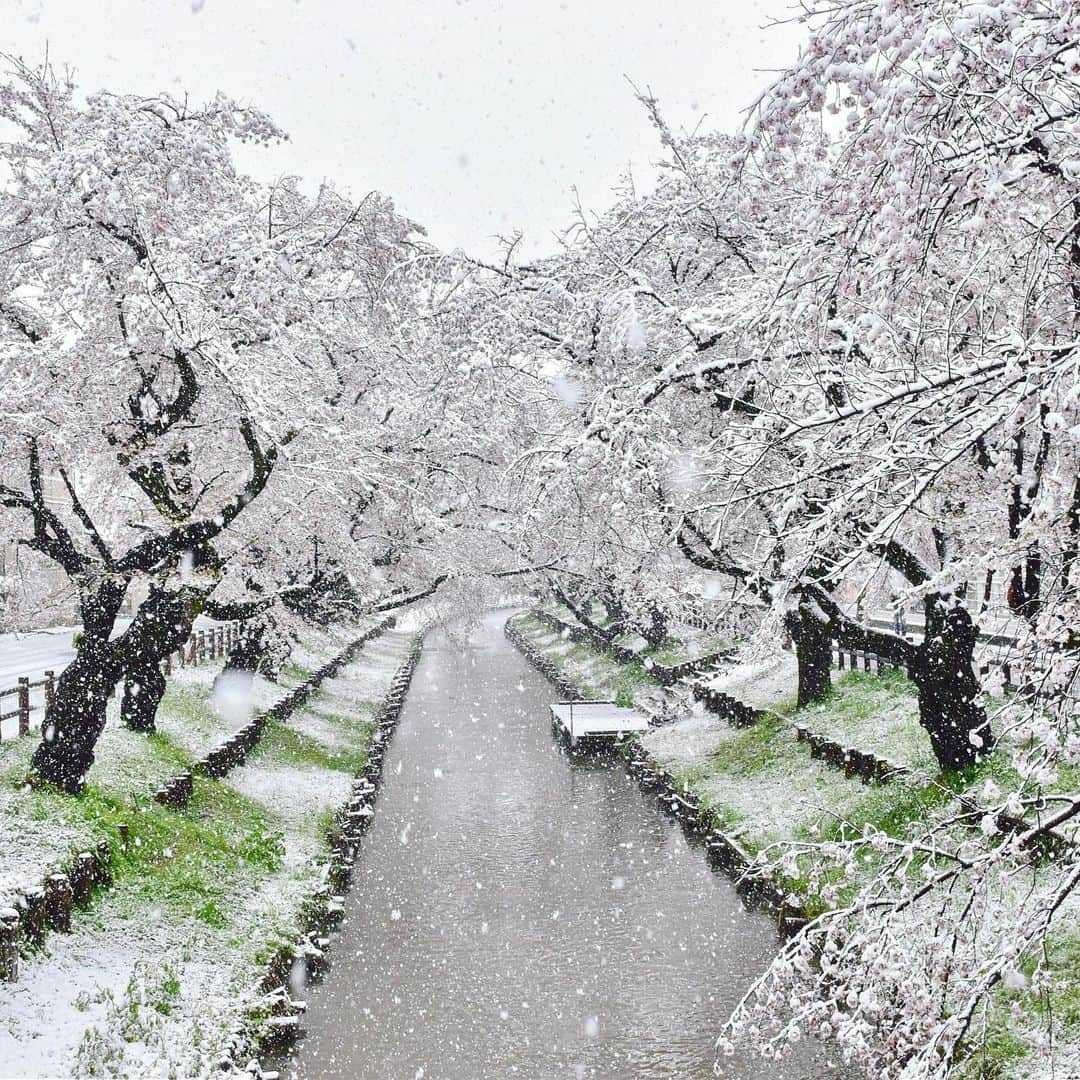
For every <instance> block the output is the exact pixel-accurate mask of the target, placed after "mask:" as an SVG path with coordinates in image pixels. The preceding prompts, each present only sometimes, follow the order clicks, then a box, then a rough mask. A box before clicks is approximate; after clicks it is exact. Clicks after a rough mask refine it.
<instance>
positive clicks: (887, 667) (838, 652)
mask: <svg viewBox="0 0 1080 1080" xmlns="http://www.w3.org/2000/svg"><path fill="white" fill-rule="evenodd" d="M832 651H833V666H834V667H836V668H837V669H838V670H840V671H844V670H848V671H860V670H861V671H869V672H874V673H875V674H880V673H881V672H883V671H903V672H904V673H905V674H907V669H906V667H904V665H902V664H897V663H896V662H895V661H893V660H888V659H886V658H885V657H884V656H879V655H878V654H877V653H874V652H866V651H864V650H862V649H845V648H842V647H841V646H840V644H839V642H837V641H835V640H834V641H833V643H832ZM991 666H992V665H991V664H990V663H987V662H986V661H983V662H982V663H980V664H978V669H977V674H978V675H980V676H983V675H988V674H989V673H990V669H991ZM998 666H999V667H1000V668H1001V677H1002V682H1003V685H1004V687H1005V689H1006V690H1019V689H1020V684H1019V683H1018V682H1016V681H1015V678H1014V675H1015V671H1014V667H1013V665H1012V664H1011V663H1009V661H1007V660H1004V661H1000V662H999V663H998Z"/></svg>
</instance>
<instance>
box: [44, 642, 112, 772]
mask: <svg viewBox="0 0 1080 1080" xmlns="http://www.w3.org/2000/svg"><path fill="white" fill-rule="evenodd" d="M120 673H121V667H120V662H119V660H118V659H117V658H116V656H115V654H114V651H113V646H112V645H111V644H110V643H109V642H108V641H106V642H104V643H101V642H99V641H97V640H96V639H95V640H94V641H93V643H92V644H87V643H85V642H84V644H83V645H82V646H81V647H80V648H79V651H78V653H77V654H76V656H75V659H74V660H72V662H71V663H70V664H68V666H67V667H66V668H65V669H64V670H63V671H62V672H61V673H60V678H59V679H58V680H57V682H56V694H55V697H54V699H53V703H52V705H50V706H49V707H48V709H46V711H45V722H44V723H43V724H42V728H41V742H40V743H39V744H38V747H37V749H36V750H35V751H34V757H33V761H32V764H31V768H32V769H33V771H34V773H35V775H36V776H37V777H38V779H40V780H44V781H46V782H47V783H50V784H56V785H57V786H58V787H61V788H63V789H64V790H65V791H68V792H72V793H74V792H77V791H78V790H79V789H80V788H81V787H82V781H83V777H84V776H86V773H87V772H88V771H89V769H90V766H91V765H93V763H94V746H95V744H96V743H97V741H98V737H99V736H100V735H101V732H102V730H103V729H104V727H105V709H106V706H107V705H108V701H109V694H110V693H111V692H112V689H113V687H114V686H115V685H116V683H117V681H118V680H119V678H120Z"/></svg>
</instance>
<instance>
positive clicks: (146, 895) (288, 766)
mask: <svg viewBox="0 0 1080 1080" xmlns="http://www.w3.org/2000/svg"><path fill="white" fill-rule="evenodd" d="M409 642H410V636H409V635H408V634H407V633H403V632H400V631H396V632H394V633H393V634H392V635H387V636H386V637H384V638H381V639H379V640H377V641H376V642H372V643H370V644H369V645H368V646H367V647H366V648H365V649H364V650H363V651H362V653H361V654H360V656H358V657H357V659H356V660H354V661H353V663H351V664H350V665H348V666H347V667H346V668H345V669H344V670H343V671H342V673H341V675H340V676H339V677H338V678H336V679H333V680H330V681H328V682H327V683H326V684H324V690H323V691H321V692H320V693H318V694H317V695H316V696H315V697H313V699H312V701H311V702H310V704H309V706H308V707H305V708H304V709H303V710H300V711H299V712H298V713H297V714H296V715H295V717H294V718H292V720H291V721H290V723H288V724H286V725H285V728H284V730H288V731H295V732H296V733H297V735H296V737H295V738H299V739H300V743H299V745H297V744H296V743H295V739H294V741H292V742H288V743H284V742H283V743H281V744H278V743H276V742H275V741H274V739H273V738H270V737H268V738H267V739H264V741H263V743H261V744H260V745H259V746H258V747H257V748H256V749H255V751H254V752H253V753H252V754H251V755H250V756H249V758H248V761H247V763H246V764H245V765H244V766H242V767H241V768H239V769H236V770H234V771H233V772H232V773H230V774H229V776H228V777H227V778H226V779H225V781H223V782H220V783H218V782H214V781H208V780H201V781H199V783H198V785H197V788H196V798H195V800H193V803H192V808H191V809H190V810H189V811H188V812H186V813H185V814H184V815H182V816H181V815H177V816H176V818H175V819H173V818H166V819H165V820H166V821H171V820H176V821H177V828H178V834H177V836H178V839H177V842H176V847H177V850H176V851H173V850H172V845H171V842H169V841H168V839H167V838H166V840H165V841H161V840H160V837H159V838H158V842H160V843H163V844H164V846H163V847H161V849H160V850H159V851H157V852H155V858H156V859H157V860H159V861H160V863H161V870H160V871H158V872H156V873H154V874H149V875H148V874H146V873H143V874H141V875H140V874H132V875H129V876H122V877H120V878H118V880H117V883H116V884H115V885H114V887H113V888H112V889H110V890H108V891H107V892H105V893H103V894H101V895H100V896H99V897H98V898H97V900H96V901H95V903H94V905H93V906H92V907H91V908H90V909H89V910H88V911H87V912H84V913H78V914H77V915H76V916H75V924H74V926H75V932H74V933H72V934H70V935H61V934H53V935H50V937H49V938H48V940H47V943H46V947H45V949H44V950H42V951H41V952H40V953H38V954H35V955H32V956H31V957H30V958H28V959H26V960H24V963H23V970H22V972H21V975H20V980H19V982H18V983H16V984H14V986H12V987H11V988H10V989H8V990H7V991H6V993H5V995H4V996H2V997H0V1062H2V1063H3V1070H2V1071H3V1072H4V1073H5V1074H6V1075H19V1076H27V1077H42V1076H57V1075H74V1076H116V1077H119V1076H178V1077H200V1076H209V1075H212V1074H214V1073H216V1072H217V1061H218V1059H219V1057H220V1055H221V1052H222V1048H223V1041H224V1038H225V1034H226V1032H227V1029H228V1028H229V1026H230V1025H231V1024H232V1023H233V1022H234V1021H235V1020H236V1019H238V1018H239V1017H240V1016H241V1014H242V1012H243V1009H244V1008H245V1006H246V1005H248V1004H249V1003H250V1000H251V998H250V995H251V993H252V988H253V986H254V984H255V981H256V979H257V977H258V973H259V965H260V963H261V962H262V961H261V959H260V956H262V957H265V955H267V953H268V950H270V949H271V948H272V947H273V944H274V942H275V940H281V935H283V934H284V935H289V934H290V933H291V923H292V920H293V919H294V918H295V913H296V911H297V909H298V908H299V906H300V903H301V901H302V900H303V899H304V898H305V897H306V896H307V895H310V893H311V891H312V889H313V887H314V886H315V884H316V882H317V878H318V868H317V863H318V860H319V857H320V856H321V854H322V852H323V850H324V839H323V836H322V835H321V827H322V818H323V817H324V815H325V811H326V810H328V809H329V808H330V807H333V806H337V805H339V804H341V803H343V802H344V801H345V799H346V796H347V793H348V790H349V786H350V782H351V772H349V771H344V770H342V769H339V768H331V767H326V766H324V765H319V764H314V763H303V762H299V763H298V762H297V761H296V760H294V758H295V756H296V755H297V754H303V753H308V754H310V756H312V757H313V758H314V759H316V760H320V759H325V757H326V752H327V751H328V750H333V749H335V748H342V747H345V748H348V749H350V750H352V751H353V752H354V753H355V752H357V751H362V750H363V748H364V747H365V746H366V745H367V740H368V738H369V735H370V731H371V730H372V729H371V726H370V724H368V723H366V722H361V723H357V722H355V717H353V716H352V715H350V713H349V712H348V711H347V710H349V709H350V708H351V707H353V708H356V709H359V710H360V712H361V713H362V714H366V712H368V711H370V707H371V705H372V704H373V703H374V702H375V701H377V700H379V699H381V698H382V697H384V696H385V693H386V691H387V689H388V688H389V684H390V681H391V679H392V678H393V674H394V672H395V670H396V669H397V667H398V666H399V664H400V663H401V661H402V660H403V659H404V657H405V654H406V652H407V650H408V646H409ZM331 644H332V642H330V641H327V642H326V643H325V645H326V647H329V646H330V645H331ZM319 651H320V652H321V649H320V650H319ZM317 655H318V654H316V653H313V654H312V656H313V658H315V657H317ZM323 662H325V661H323ZM189 681H191V682H194V681H196V680H189ZM279 693H280V691H279ZM365 703H366V705H367V708H366V709H365V708H364V704H365ZM335 715H336V716H337V717H338V721H339V722H338V727H339V730H338V731H337V732H336V733H335V738H334V739H333V740H330V741H329V742H324V741H323V740H322V739H320V737H319V733H320V732H325V731H326V730H327V727H328V726H332V725H333V723H334V717H335ZM22 741H23V742H24V743H27V742H30V740H22ZM230 793H231V794H230ZM6 794H7V791H6V790H5V795H6ZM156 813H157V814H159V815H169V814H171V813H172V812H171V811H165V810H163V809H159V810H157V811H156ZM200 822H201V824H200ZM50 827H52V826H51V825H50ZM139 828H140V823H139V822H138V821H136V824H135V832H136V835H138V832H139ZM185 828H205V829H207V830H210V831H209V832H208V833H207V836H203V835H202V834H201V833H196V834H195V836H194V837H192V838H191V839H190V849H189V850H188V851H183V850H181V849H180V845H181V844H182V842H183V839H184V837H183V836H182V835H181V834H182V833H183V830H184V829H185ZM214 830H217V831H214ZM147 835H148V836H149V835H150V834H149V833H148V834H147ZM9 846H10V845H5V848H7V847H9ZM185 860H188V862H185ZM163 882H164V883H165V884H167V886H168V888H165V887H164V886H163ZM159 890H160V891H159Z"/></svg>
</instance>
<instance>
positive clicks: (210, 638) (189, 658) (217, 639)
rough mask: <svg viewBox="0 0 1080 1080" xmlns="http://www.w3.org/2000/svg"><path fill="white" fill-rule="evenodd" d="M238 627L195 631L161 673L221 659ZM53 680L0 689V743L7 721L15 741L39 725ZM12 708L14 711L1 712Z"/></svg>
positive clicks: (22, 680)
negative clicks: (33, 724) (11, 723)
mask: <svg viewBox="0 0 1080 1080" xmlns="http://www.w3.org/2000/svg"><path fill="white" fill-rule="evenodd" d="M240 626H241V624H240V623H238V622H230V623H222V624H221V625H219V626H212V627H210V628H209V629H206V630H196V631H195V632H194V633H192V635H191V637H190V638H188V640H187V642H186V643H185V644H184V646H183V647H182V648H179V649H177V650H176V652H173V653H170V654H169V655H168V656H167V657H165V659H164V660H162V661H161V670H162V672H163V673H164V674H165V675H171V674H172V673H173V671H174V670H176V669H177V668H185V667H194V666H197V665H198V664H202V663H206V662H207V661H212V660H217V659H218V657H224V656H225V654H226V653H227V652H228V651H229V650H230V649H231V648H232V647H233V646H234V645H236V643H237V642H238V641H239V639H240ZM56 679H57V676H56V673H55V672H53V671H46V672H45V673H44V675H43V676H42V677H41V678H40V679H31V678H30V677H29V676H23V677H22V678H20V679H19V680H18V682H17V683H16V685H15V686H8V687H5V688H3V689H0V741H2V740H3V738H4V723H5V722H6V721H8V720H14V719H16V718H18V729H17V731H16V738H17V737H18V736H20V735H29V734H30V727H31V721H32V720H34V721H35V722H38V723H40V720H41V718H42V717H44V715H45V710H46V709H47V708H48V707H49V706H50V705H51V704H52V700H53V697H54V696H55V694H56ZM114 691H115V688H114ZM12 704H13V705H14V708H10V707H8V708H5V706H10V705H12Z"/></svg>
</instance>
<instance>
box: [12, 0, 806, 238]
mask: <svg viewBox="0 0 1080 1080" xmlns="http://www.w3.org/2000/svg"><path fill="white" fill-rule="evenodd" d="M789 11H790V9H789V0H647V2H645V0H506V2H502V3H499V2H497V0H352V2H346V0H0V15H2V16H3V18H2V19H0V28H2V29H0V51H7V52H11V53H14V54H16V55H21V56H22V57H23V58H24V59H26V60H35V59H39V58H41V57H42V56H44V54H45V48H46V44H48V48H49V53H50V56H51V58H52V60H53V61H54V62H55V63H57V64H67V65H70V66H71V67H73V68H74V69H75V72H76V77H77V81H78V83H79V86H80V88H81V89H82V90H83V91H85V92H89V91H93V90H97V89H101V88H108V89H110V90H116V91H120V92H123V91H129V90H130V91H136V92H140V93H145V92H153V91H156V90H162V89H164V90H169V91H171V92H173V93H181V92H187V93H189V94H190V95H191V97H192V98H193V99H201V98H204V97H207V96H209V95H211V94H212V93H214V92H215V91H216V90H218V89H221V90H223V91H225V92H226V93H227V94H229V95H231V96H233V97H236V98H238V99H240V100H242V101H245V102H251V103H254V104H257V105H259V106H261V107H262V108H264V109H265V110H266V111H268V112H269V113H270V114H271V115H272V116H273V117H274V119H275V120H276V121H277V122H278V123H279V124H281V125H282V126H283V127H285V128H286V130H287V131H288V132H289V135H290V137H291V142H290V143H289V144H288V145H286V146H284V147H279V148H275V149H273V150H271V151H269V152H260V153H259V154H258V155H257V156H250V157H248V158H246V159H244V163H245V166H246V167H248V168H250V169H251V170H252V171H254V172H256V173H257V174H259V175H262V176H263V177H264V178H270V177H271V176H273V175H277V174H280V173H296V174H299V175H301V176H304V177H305V178H307V179H309V180H311V181H318V180H320V179H322V178H323V177H327V178H329V179H331V180H333V181H334V183H335V184H337V185H338V186H339V187H342V188H344V189H346V190H348V191H350V192H351V193H352V194H353V195H363V194H364V193H365V192H367V191H368V190H370V189H372V188H377V189H379V190H381V191H383V192H385V193H386V194H388V195H391V196H392V197H393V198H394V200H395V201H396V203H397V205H398V207H399V209H400V210H401V211H402V212H403V213H405V214H407V215H409V216H410V217H412V218H413V219H415V220H416V221H418V222H420V223H421V224H423V225H424V226H426V227H427V229H428V231H429V233H430V235H431V238H432V240H434V241H435V242H436V243H438V244H440V245H442V246H443V247H445V248H452V247H463V248H465V249H466V250H468V251H469V252H472V253H476V254H478V255H486V254H490V253H491V252H492V251H493V250H494V248H495V242H494V239H493V238H494V237H495V236H496V235H497V234H500V233H501V234H504V235H505V234H508V233H509V232H511V231H512V230H514V229H515V228H517V229H522V230H524V232H525V235H526V250H527V251H529V252H544V251H548V250H551V249H552V247H553V243H552V240H551V235H552V233H553V231H555V230H559V229H561V228H562V227H564V226H565V225H566V224H568V223H569V221H570V219H571V216H572V214H573V202H574V196H573V194H572V189H574V188H575V187H576V188H577V190H578V192H579V193H580V198H581V202H582V204H583V205H584V206H585V208H586V209H589V210H602V209H603V208H604V207H605V205H607V203H608V202H609V201H610V200H609V192H610V190H611V188H612V187H613V185H614V184H615V183H616V182H617V181H618V178H619V176H620V174H621V173H622V172H624V171H625V170H626V168H627V167H628V166H629V167H631V168H632V170H633V174H634V177H635V181H636V182H638V183H639V184H647V183H648V180H649V178H650V176H651V170H650V162H651V161H652V160H655V158H656V157H658V156H659V153H658V146H657V142H656V138H655V133H654V131H653V129H652V128H651V126H650V124H649V123H648V121H647V120H646V118H645V115H644V113H643V111H642V109H641V107H640V105H639V104H638V103H637V102H636V101H635V100H634V97H633V92H632V90H631V88H630V86H629V85H628V84H627V82H626V79H627V78H629V79H631V80H633V82H634V83H635V84H637V85H638V86H640V87H642V88H644V87H646V86H648V87H650V88H651V89H652V91H653V93H654V94H655V95H656V96H657V97H658V98H659V99H660V101H661V105H662V107H663V109H664V112H665V114H666V115H667V117H668V120H669V122H670V123H671V124H672V126H674V127H693V126H694V125H695V124H697V123H698V121H699V120H700V119H701V117H702V115H704V116H705V118H706V119H705V123H706V124H707V125H710V126H713V127H718V128H724V129H729V130H730V129H734V128H735V127H737V126H738V125H739V123H740V122H741V114H742V110H744V109H745V108H746V106H747V105H748V104H749V103H750V102H751V101H752V100H753V98H754V97H755V96H756V93H757V92H758V90H759V88H760V87H761V86H762V85H763V84H764V83H765V82H766V81H767V80H768V79H769V77H770V76H769V74H768V72H769V71H773V70H775V69H777V68H778V67H780V66H782V65H784V64H785V63H786V62H788V61H789V60H790V59H792V58H793V57H794V56H795V55H796V53H797V50H798V47H799V43H800V42H801V40H802V38H803V32H802V30H801V29H800V28H799V27H797V26H792V25H784V26H781V27H775V26H774V27H768V24H770V23H773V22H774V21H775V20H777V19H784V18H786V17H787V16H788V15H789Z"/></svg>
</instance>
